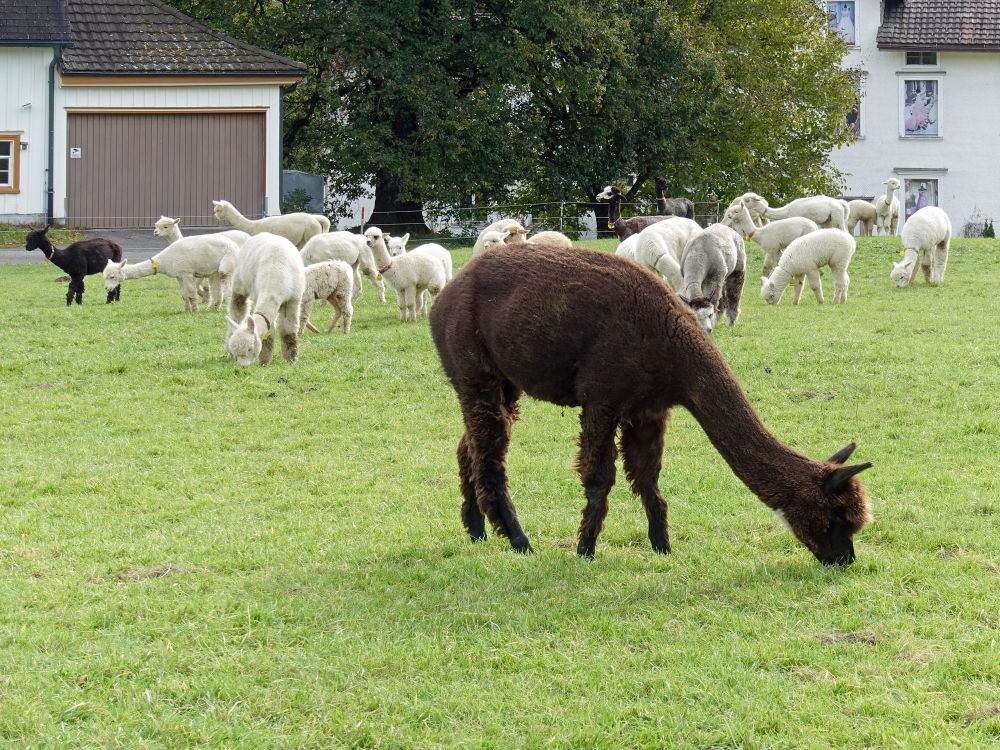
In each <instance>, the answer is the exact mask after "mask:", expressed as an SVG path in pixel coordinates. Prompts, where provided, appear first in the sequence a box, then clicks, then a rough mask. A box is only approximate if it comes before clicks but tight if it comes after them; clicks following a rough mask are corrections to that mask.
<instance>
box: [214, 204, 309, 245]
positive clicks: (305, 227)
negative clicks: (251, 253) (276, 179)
mask: <svg viewBox="0 0 1000 750" xmlns="http://www.w3.org/2000/svg"><path fill="white" fill-rule="evenodd" d="M212 205H213V206H214V209H213V210H214V213H215V218H216V219H217V220H219V221H225V222H228V223H230V224H232V225H233V226H234V227H236V228H237V229H241V230H243V231H244V232H246V233H247V234H249V235H254V234H260V233H261V232H269V233H271V234H276V235H278V236H280V237H284V238H285V239H287V240H288V241H290V242H291V243H292V244H293V245H295V246H296V247H298V248H302V247H303V246H304V245H305V244H306V242H308V241H309V238H310V237H315V236H316V235H317V234H321V233H322V232H323V226H322V225H321V224H320V223H319V220H318V219H317V218H316V217H315V216H313V215H312V214H306V213H294V214H282V215H280V216H265V217H264V218H263V219H248V218H247V217H245V216H244V215H243V214H241V213H240V212H239V211H237V210H236V207H235V206H233V204H232V203H230V202H229V201H212Z"/></svg>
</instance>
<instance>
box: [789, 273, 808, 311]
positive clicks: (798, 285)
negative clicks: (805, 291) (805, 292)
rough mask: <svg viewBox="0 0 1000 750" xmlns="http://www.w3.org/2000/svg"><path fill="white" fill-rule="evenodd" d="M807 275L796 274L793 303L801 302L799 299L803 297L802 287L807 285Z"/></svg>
mask: <svg viewBox="0 0 1000 750" xmlns="http://www.w3.org/2000/svg"><path fill="white" fill-rule="evenodd" d="M805 282H806V277H805V276H796V277H795V291H794V292H793V293H792V304H793V305H797V304H799V300H800V299H802V288H803V287H804V286H805Z"/></svg>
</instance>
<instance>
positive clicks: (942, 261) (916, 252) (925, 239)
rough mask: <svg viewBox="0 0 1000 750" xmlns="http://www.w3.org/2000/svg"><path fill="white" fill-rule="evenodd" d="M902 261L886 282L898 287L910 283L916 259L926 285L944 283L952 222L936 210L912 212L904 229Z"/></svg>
mask: <svg viewBox="0 0 1000 750" xmlns="http://www.w3.org/2000/svg"><path fill="white" fill-rule="evenodd" d="M902 240H903V260H901V261H900V262H899V263H896V264H894V266H893V268H892V273H890V274H889V278H890V279H892V280H893V281H894V282H895V283H896V286H897V287H900V288H902V287H904V286H906V285H907V284H910V283H912V282H913V279H914V277H915V276H916V275H917V259H918V258H919V257H920V254H921V252H923V258H921V259H920V267H921V268H922V269H923V272H924V281H926V282H927V283H928V284H941V283H944V271H945V268H946V267H947V265H948V251H949V249H950V247H951V220H950V219H948V214H946V213H945V212H944V211H942V210H941V209H940V208H937V207H936V206H925V207H924V208H921V209H920V210H919V211H915V212H914V213H913V215H912V216H910V218H909V219H907V220H906V223H905V224H904V225H903V237H902Z"/></svg>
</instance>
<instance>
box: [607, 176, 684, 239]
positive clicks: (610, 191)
mask: <svg viewBox="0 0 1000 750" xmlns="http://www.w3.org/2000/svg"><path fill="white" fill-rule="evenodd" d="M624 199H625V196H624V195H623V194H622V191H621V190H620V189H619V188H618V187H617V186H615V185H608V186H607V187H606V188H604V190H602V191H601V192H600V193H598V194H597V200H599V201H608V229H614V230H615V234H617V235H618V240H619V241H621V240H624V239H626V238H627V237H631V236H632V235H633V234H639V232H641V231H642V230H643V229H645V228H646V227H648V226H651V225H652V224H656V223H658V222H661V221H665V220H666V219H669V218H671V217H670V216H633V217H632V218H631V219H629V220H628V221H625V220H623V219H622V201H623V200H624Z"/></svg>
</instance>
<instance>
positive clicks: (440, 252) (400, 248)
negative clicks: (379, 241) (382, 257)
mask: <svg viewBox="0 0 1000 750" xmlns="http://www.w3.org/2000/svg"><path fill="white" fill-rule="evenodd" d="M385 236H386V237H389V243H388V248H389V255H403V254H405V253H407V252H410V253H424V254H425V255H430V256H433V257H435V258H437V259H438V260H439V261H440V262H441V265H442V266H443V267H444V278H445V281H446V282H447V281H451V277H452V260H451V253H450V252H449V251H448V248H446V247H444V246H442V245H438V244H437V243H436V242H425V243H424V244H423V245H417V246H416V247H415V248H413V249H412V250H407V249H406V243H407V242H409V241H410V233H409V232H407V233H406V234H404V235H403V236H402V237H391V236H389V235H385Z"/></svg>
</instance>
